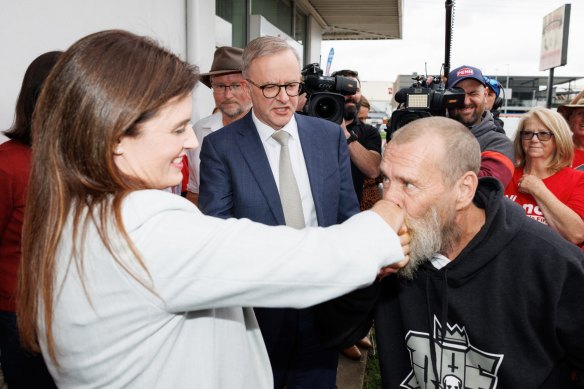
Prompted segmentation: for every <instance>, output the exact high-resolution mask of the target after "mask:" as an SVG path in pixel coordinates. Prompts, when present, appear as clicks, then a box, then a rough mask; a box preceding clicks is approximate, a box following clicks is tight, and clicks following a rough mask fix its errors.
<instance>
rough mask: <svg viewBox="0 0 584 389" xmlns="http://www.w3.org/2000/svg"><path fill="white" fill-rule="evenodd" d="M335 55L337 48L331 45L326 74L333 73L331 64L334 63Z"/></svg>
mask: <svg viewBox="0 0 584 389" xmlns="http://www.w3.org/2000/svg"><path fill="white" fill-rule="evenodd" d="M334 56H335V49H334V48H332V47H331V51H329V55H328V59H327V61H326V73H325V76H328V75H330V73H331V64H332V63H333V57H334Z"/></svg>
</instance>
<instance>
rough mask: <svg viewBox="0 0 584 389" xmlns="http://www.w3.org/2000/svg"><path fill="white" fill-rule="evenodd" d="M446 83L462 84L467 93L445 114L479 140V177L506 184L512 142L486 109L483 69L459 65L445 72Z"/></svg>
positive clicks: (458, 86)
mask: <svg viewBox="0 0 584 389" xmlns="http://www.w3.org/2000/svg"><path fill="white" fill-rule="evenodd" d="M446 87H447V88H453V87H456V88H461V89H463V90H464V93H465V94H466V96H465V99H464V106H463V107H461V108H451V109H449V110H448V116H449V117H450V118H452V119H454V120H456V121H458V122H460V123H462V124H464V125H465V126H466V127H468V129H469V130H470V131H471V132H472V134H473V135H474V136H475V138H477V140H478V141H479V145H480V148H481V169H480V171H479V177H485V176H490V177H495V178H497V179H498V180H499V181H501V183H502V184H503V187H506V186H507V184H508V183H509V181H511V177H513V171H514V170H515V168H514V165H513V161H514V156H513V144H512V142H511V140H510V139H509V138H508V137H507V135H505V131H504V130H503V128H501V127H498V126H497V125H496V124H495V121H494V120H493V114H492V113H491V112H490V111H489V110H488V109H487V95H488V90H487V86H486V84H485V79H484V77H483V73H482V72H481V71H480V70H479V69H477V68H475V67H473V66H467V65H463V66H460V67H458V68H456V69H454V70H452V71H451V72H450V73H449V74H448V81H447V84H446Z"/></svg>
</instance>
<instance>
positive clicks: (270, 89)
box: [247, 78, 302, 99]
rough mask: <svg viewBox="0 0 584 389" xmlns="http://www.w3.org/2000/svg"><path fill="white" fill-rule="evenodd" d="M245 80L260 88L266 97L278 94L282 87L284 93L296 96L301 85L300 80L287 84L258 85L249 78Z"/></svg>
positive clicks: (271, 97)
mask: <svg viewBox="0 0 584 389" xmlns="http://www.w3.org/2000/svg"><path fill="white" fill-rule="evenodd" d="M247 81H248V82H249V83H250V84H252V85H253V86H255V87H256V88H259V89H261V90H262V93H263V94H264V97H265V98H267V99H273V98H275V97H276V96H278V95H279V94H280V89H281V88H284V90H285V91H286V94H287V95H288V96H290V97H295V96H298V94H299V93H300V86H301V85H302V83H301V82H289V83H287V84H264V85H258V84H256V83H255V82H253V81H252V80H250V79H249V78H248V79H247Z"/></svg>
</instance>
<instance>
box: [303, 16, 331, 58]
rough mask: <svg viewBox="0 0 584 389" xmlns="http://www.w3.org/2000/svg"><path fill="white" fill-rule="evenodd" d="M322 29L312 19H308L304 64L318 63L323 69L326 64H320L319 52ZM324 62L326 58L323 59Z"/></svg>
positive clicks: (310, 17)
mask: <svg viewBox="0 0 584 389" xmlns="http://www.w3.org/2000/svg"><path fill="white" fill-rule="evenodd" d="M322 31H323V30H322V27H320V24H318V23H317V22H316V20H315V19H314V18H313V17H312V16H309V17H308V42H307V43H306V44H308V58H307V61H306V63H320V66H321V67H322V68H323V69H324V68H325V67H326V63H321V62H320V50H321V42H322ZM325 61H326V58H325Z"/></svg>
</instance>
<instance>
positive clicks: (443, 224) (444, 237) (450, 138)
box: [326, 117, 584, 389]
mask: <svg viewBox="0 0 584 389" xmlns="http://www.w3.org/2000/svg"><path fill="white" fill-rule="evenodd" d="M480 164H481V153H480V147H479V144H478V142H477V140H476V139H475V137H474V136H473V135H472V134H471V133H470V132H469V131H468V129H467V128H465V127H464V126H463V125H462V124H460V123H458V122H455V121H453V120H452V119H447V118H440V117H431V118H425V119H419V120H416V121H414V122H412V123H410V124H408V125H406V126H404V127H403V128H402V129H400V130H399V131H398V132H396V133H395V135H394V137H393V138H392V140H391V142H390V143H389V144H388V145H387V146H386V150H385V153H384V156H383V159H382V162H381V171H382V173H383V175H384V180H383V189H384V194H383V196H384V199H386V200H390V201H393V202H395V203H396V204H398V205H399V206H400V207H401V208H403V209H404V211H405V214H406V222H407V225H408V229H409V232H410V234H411V235H412V241H411V242H410V249H411V251H410V262H409V264H408V265H407V266H406V267H405V268H404V269H402V270H400V271H399V272H398V273H397V274H391V275H389V276H385V277H383V279H382V280H381V281H380V282H378V283H376V284H375V285H374V286H372V287H370V288H368V289H362V290H360V291H358V292H355V293H353V294H351V295H349V296H345V297H343V298H342V299H341V300H336V301H335V302H334V304H333V303H330V304H329V305H328V307H327V308H328V309H329V310H328V312H327V313H326V314H327V315H328V317H329V320H330V321H331V322H334V323H337V325H336V327H335V326H332V325H331V326H330V327H329V330H331V331H332V330H334V331H335V332H334V333H332V334H329V336H328V337H329V341H330V342H332V343H335V344H341V345H342V344H347V343H350V342H354V341H355V340H356V339H359V336H360V335H361V334H362V333H363V331H366V330H367V329H368V326H369V325H370V324H371V320H372V319H374V322H375V328H376V337H377V345H378V349H379V360H380V367H381V375H382V380H383V387H384V388H398V387H401V388H422V389H425V388H438V387H441V386H440V385H441V383H443V382H446V381H447V380H448V381H452V382H454V381H456V382H458V381H460V382H461V385H460V387H463V388H479V387H482V388H495V387H499V388H573V387H574V382H573V379H574V377H575V375H574V376H573V375H572V374H573V372H574V371H575V370H582V369H584V332H582V323H584V305H583V304H582V301H584V300H583V299H584V287H583V285H584V254H582V252H581V251H580V250H579V248H578V247H576V246H574V245H571V244H570V243H568V242H567V241H565V240H564V239H563V238H561V237H560V236H559V235H558V234H556V233H555V232H554V231H552V230H551V229H549V228H545V226H543V225H541V224H539V223H537V222H535V221H534V220H532V219H530V218H527V217H525V214H524V212H523V210H522V209H521V207H518V206H517V205H516V204H513V203H512V202H511V201H508V200H507V199H505V198H504V197H503V192H504V188H503V186H502V185H501V183H500V182H499V181H498V180H496V179H494V178H492V177H485V178H480V179H479V178H478V172H479V169H480ZM380 278H381V277H380ZM351 298H352V300H351ZM339 317H342V318H341V319H339ZM351 322H352V324H353V325H352V326H349V325H348V324H349V323H351ZM342 326H343V327H342Z"/></svg>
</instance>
